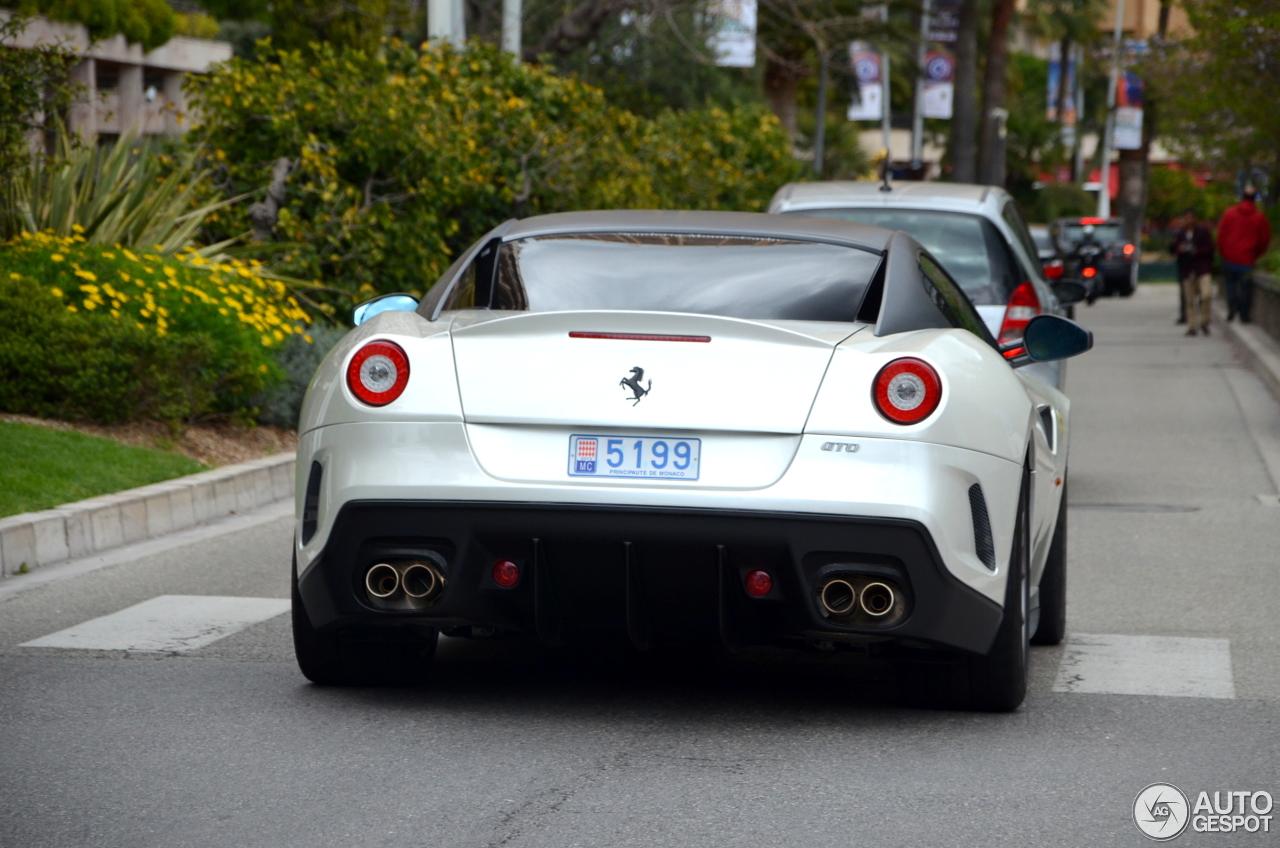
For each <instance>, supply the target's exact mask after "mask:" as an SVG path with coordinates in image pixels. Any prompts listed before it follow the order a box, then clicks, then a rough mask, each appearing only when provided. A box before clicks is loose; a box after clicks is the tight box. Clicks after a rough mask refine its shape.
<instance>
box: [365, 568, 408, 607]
mask: <svg viewBox="0 0 1280 848" xmlns="http://www.w3.org/2000/svg"><path fill="white" fill-rule="evenodd" d="M364 587H365V589H366V590H367V591H368V592H369V595H370V596H372V597H374V598H389V597H391V596H392V595H394V594H395V593H396V589H399V588H400V572H398V571H396V570H395V569H394V568H392V567H391V566H389V565H387V564H386V563H385V562H380V563H378V564H377V565H375V566H374V567H373V568H370V569H369V573H368V574H366V575H365V576H364Z"/></svg>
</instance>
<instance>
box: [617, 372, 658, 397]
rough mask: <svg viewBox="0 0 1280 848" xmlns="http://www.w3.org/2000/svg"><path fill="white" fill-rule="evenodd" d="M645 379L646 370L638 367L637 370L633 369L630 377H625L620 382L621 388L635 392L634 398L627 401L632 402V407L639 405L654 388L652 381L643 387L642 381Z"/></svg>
mask: <svg viewBox="0 0 1280 848" xmlns="http://www.w3.org/2000/svg"><path fill="white" fill-rule="evenodd" d="M643 379H644V369H643V368H641V367H640V366H639V365H637V366H636V367H635V368H632V369H631V376H630V377H623V378H622V379H621V380H619V381H618V385H619V386H622V387H623V388H626V389H630V390H631V391H633V392H635V397H634V398H627V400H629V401H631V405H632V406H635V405H636V404H637V403H639V402H640V399H641V398H642V397H644V396H645V395H647V394H649V390H650V389H652V388H653V380H650V381H649V382H648V384H647V385H644V386H641V385H640V381H641V380H643Z"/></svg>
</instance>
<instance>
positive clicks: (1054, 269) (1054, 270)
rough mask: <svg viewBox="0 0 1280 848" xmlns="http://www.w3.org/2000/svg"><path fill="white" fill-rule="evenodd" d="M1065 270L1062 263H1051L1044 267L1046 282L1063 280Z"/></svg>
mask: <svg viewBox="0 0 1280 848" xmlns="http://www.w3.org/2000/svg"><path fill="white" fill-rule="evenodd" d="M1063 270H1065V269H1064V268H1063V267H1062V263H1061V262H1050V263H1049V264H1048V265H1046V266H1044V278H1045V279H1046V280H1061V279H1062V272H1063Z"/></svg>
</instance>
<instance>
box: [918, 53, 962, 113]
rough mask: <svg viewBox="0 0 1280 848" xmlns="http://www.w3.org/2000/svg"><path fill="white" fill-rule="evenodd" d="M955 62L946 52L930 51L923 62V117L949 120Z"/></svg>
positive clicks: (954, 77)
mask: <svg viewBox="0 0 1280 848" xmlns="http://www.w3.org/2000/svg"><path fill="white" fill-rule="evenodd" d="M955 81H956V60H955V57H954V56H952V55H951V54H950V53H949V52H947V51H946V50H930V51H929V52H928V54H926V56H925V60H924V116H925V117H926V118H942V119H944V120H950V119H951V105H952V99H953V98H954V97H955Z"/></svg>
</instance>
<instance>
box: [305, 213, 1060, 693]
mask: <svg viewBox="0 0 1280 848" xmlns="http://www.w3.org/2000/svg"><path fill="white" fill-rule="evenodd" d="M612 214H613V216H614V217H612V218H610V219H609V220H608V221H606V222H605V224H604V225H601V224H600V223H598V222H597V223H595V224H594V225H593V224H592V221H591V220H590V219H589V218H588V216H550V217H548V218H544V219H532V220H531V221H529V222H519V223H517V224H516V225H515V226H514V227H509V228H507V229H506V231H505V232H501V233H500V234H499V235H496V236H494V237H493V238H492V239H489V240H488V242H487V243H482V244H481V245H477V248H476V249H475V250H473V251H472V253H471V254H470V255H468V256H467V257H464V258H463V260H461V261H460V263H459V265H457V266H455V268H454V269H451V272H450V274H447V275H446V277H445V279H443V280H442V281H441V285H440V286H438V287H437V289H436V290H433V292H432V294H431V295H429V296H428V298H427V299H426V300H425V301H424V302H423V304H422V306H421V307H420V308H419V309H418V310H417V311H414V312H400V311H387V312H383V313H381V314H379V315H376V317H373V318H371V319H369V320H368V321H366V322H365V323H363V324H362V325H361V326H359V327H358V328H357V329H356V330H354V331H353V332H352V333H351V334H350V335H349V336H348V337H347V338H346V339H344V340H343V342H342V343H341V344H340V345H339V346H338V347H337V348H336V349H335V350H334V351H333V352H332V353H331V354H330V357H329V359H328V360H326V363H325V364H324V365H323V366H322V367H321V369H320V371H319V373H318V374H317V376H316V379H315V380H314V381H313V383H312V386H311V388H310V391H309V394H308V398H307V401H306V404H305V407H304V411H303V418H302V421H301V423H300V427H299V432H300V438H299V445H298V468H299V476H298V519H299V522H298V532H297V537H296V550H295V559H296V576H297V592H296V596H295V601H296V603H298V604H299V605H300V607H301V613H302V619H301V621H299V619H298V615H297V611H295V626H296V627H297V626H301V627H302V629H303V630H304V631H305V632H304V633H303V634H302V636H300V641H299V659H300V661H302V664H303V668H304V671H308V674H309V675H310V676H312V677H313V678H314V679H318V680H322V681H323V682H343V678H344V675H343V674H342V673H338V672H336V671H334V669H335V668H336V665H334V664H336V663H340V662H342V660H341V659H340V657H341V656H343V650H344V649H342V648H341V645H340V643H341V642H342V641H343V640H349V641H352V642H353V643H359V644H375V643H377V642H378V640H380V639H389V640H400V641H401V643H403V644H408V643H412V642H413V641H414V640H419V641H424V640H425V641H432V642H433V641H434V636H435V632H437V631H438V630H443V631H445V632H448V633H455V634H463V635H467V634H479V633H492V632H512V633H519V634H528V635H536V636H538V637H541V638H543V639H545V640H548V641H552V642H558V641H562V640H573V639H601V638H609V639H617V640H630V641H631V642H632V643H634V644H635V645H636V646H637V647H639V648H646V647H649V646H652V645H655V644H663V643H688V642H709V643H716V642H720V643H723V644H725V645H726V646H729V647H734V646H741V645H792V646H797V647H801V646H804V645H805V644H811V643H814V642H832V643H847V644H864V645H873V644H876V645H878V644H891V643H892V644H898V645H908V646H918V647H934V648H945V649H952V650H956V651H958V652H961V653H964V654H971V655H975V656H979V655H983V654H986V653H987V652H988V651H989V650H990V649H991V648H992V644H993V640H994V639H995V638H996V635H997V631H998V630H999V629H1000V627H1001V622H1002V620H1004V619H1005V618H1006V609H1005V608H1006V607H1007V606H1008V597H1007V596H1008V591H1007V589H1008V585H1007V584H1008V575H1009V573H1010V571H1011V568H1010V561H1011V557H1013V558H1014V559H1016V558H1017V549H1018V537H1019V532H1021V537H1022V539H1023V544H1024V545H1025V547H1026V549H1027V550H1028V551H1030V552H1034V551H1035V548H1036V540H1035V539H1034V538H1032V537H1033V535H1034V533H1035V532H1036V531H1039V532H1040V533H1041V534H1043V533H1044V532H1046V531H1045V530H1044V528H1041V527H1037V526H1034V525H1035V524H1036V522H1034V521H1031V520H1027V521H1024V522H1022V523H1021V524H1020V516H1021V515H1023V514H1024V511H1025V514H1026V516H1027V518H1028V519H1030V518H1031V513H1030V506H1029V503H1030V501H1031V500H1032V498H1033V496H1032V494H1031V493H1030V492H1029V491H1027V489H1028V486H1029V485H1032V484H1030V483H1029V482H1028V481H1029V480H1030V479H1032V478H1033V477H1034V475H1031V476H1030V477H1029V475H1028V472H1030V471H1035V470H1039V471H1043V472H1046V473H1047V475H1049V476H1052V475H1053V474H1055V473H1057V472H1058V471H1060V470H1061V465H1062V464H1064V463H1065V444H1063V445H1062V446H1061V453H1062V463H1061V464H1060V463H1057V462H1056V460H1055V458H1054V455H1055V453H1057V450H1056V447H1055V446H1054V445H1050V444H1048V442H1049V440H1058V441H1065V440H1063V439H1062V434H1063V433H1065V427H1066V418H1065V416H1066V403H1065V399H1063V398H1062V397H1061V396H1060V395H1056V393H1054V392H1053V391H1052V390H1047V389H1046V393H1047V394H1051V395H1054V397H1053V398H1052V399H1051V402H1052V403H1053V404H1054V407H1053V415H1054V416H1055V417H1054V418H1053V419H1052V423H1051V424H1046V419H1044V418H1043V413H1042V414H1041V415H1040V416H1039V419H1038V416H1037V414H1036V404H1035V403H1034V401H1033V397H1032V396H1031V395H1029V394H1028V390H1027V384H1026V382H1025V381H1023V380H1020V378H1019V377H1018V375H1017V374H1016V373H1015V372H1014V371H1013V369H1011V368H1010V367H1009V366H1008V364H1007V363H1006V362H1005V361H1004V360H1003V358H1002V356H1001V354H1000V352H998V351H997V350H995V349H994V348H993V347H992V345H991V344H990V341H989V339H984V338H982V337H981V336H980V335H979V334H977V333H975V332H971V331H969V330H966V329H960V328H956V327H953V326H947V325H945V322H942V321H934V322H933V324H934V326H926V327H923V328H920V329H912V330H906V331H902V332H892V330H893V329H894V328H893V327H889V326H886V324H885V321H884V320H883V312H884V310H885V309H886V308H889V307H890V306H891V304H889V303H888V301H889V300H892V299H893V298H894V297H896V295H894V294H893V291H894V289H893V285H894V283H893V281H890V282H889V284H888V285H886V282H885V281H886V278H887V275H890V274H893V273H899V274H901V273H906V272H907V271H910V270H912V268H915V269H917V270H916V271H915V273H916V275H917V277H919V276H920V272H919V271H918V268H919V265H918V261H917V259H916V257H914V256H913V257H912V258H911V262H910V263H903V261H902V260H901V258H899V260H898V262H899V265H900V266H901V267H900V268H899V267H895V266H894V265H893V262H892V261H891V259H890V250H889V248H890V241H891V240H892V239H896V240H897V243H900V246H907V245H909V244H914V243H913V242H910V241H909V240H907V239H905V237H903V236H902V235H901V234H898V235H897V236H891V234H889V233H887V232H885V231H878V230H874V229H871V228H850V227H848V226H847V225H842V224H836V223H834V222H833V223H831V224H829V225H817V224H815V223H814V222H807V223H804V224H799V225H796V226H798V227H799V228H800V230H801V231H802V232H787V231H784V232H781V233H768V234H761V233H760V232H759V229H760V227H761V226H762V225H761V223H760V222H759V221H758V220H756V219H760V218H764V217H765V216H716V217H714V221H715V222H719V229H717V228H716V227H712V226H707V225H705V222H704V226H702V227H701V230H698V231H695V232H697V235H696V236H694V235H690V234H689V232H673V231H679V230H681V228H682V227H683V229H684V230H688V229H689V227H688V225H687V224H681V225H680V226H676V225H673V224H671V223H670V222H668V223H667V230H666V231H662V232H658V233H657V234H655V233H654V232H652V230H654V229H657V227H656V226H655V222H654V221H652V220H648V221H637V220H635V219H634V218H628V217H627V216H625V215H623V216H621V217H620V219H619V216H618V214H617V213H612ZM649 214H652V213H649ZM668 217H670V216H668ZM566 218H567V219H568V220H567V221H566V220H565V219H566ZM721 218H724V219H725V220H720V219H721ZM738 218H742V219H748V218H750V219H752V220H751V221H750V224H751V226H745V225H744V224H743V222H742V221H738V220H736V219H738ZM548 222H549V223H548ZM638 223H645V224H646V226H645V227H638V226H637V224H638ZM657 223H661V222H660V221H659V222H657ZM806 227H808V228H809V229H810V230H812V229H814V228H815V227H817V228H819V229H821V228H822V227H827V228H828V229H829V230H830V232H826V231H825V230H824V231H822V232H817V233H814V232H807V231H804V230H805V228H806ZM753 228H754V229H753ZM791 229H792V230H794V229H795V227H794V226H793V227H792V228H791ZM579 231H581V232H585V233H588V235H585V236H584V235H580V234H579ZM917 248H918V246H917ZM486 254H487V256H488V262H487V263H486ZM926 258H927V257H926ZM921 279H923V278H921ZM911 285H913V286H921V282H920V280H912V282H911ZM725 287H728V288H727V289H726V288H725ZM639 289H643V291H644V292H645V293H644V294H643V295H640V294H638V290H639ZM726 290H727V291H728V294H726ZM921 291H922V292H925V293H926V294H928V292H927V282H926V285H925V287H924V288H921ZM912 297H914V295H912ZM937 299H938V298H937V296H936V295H933V296H932V300H934V301H936V300H937ZM726 304H727V305H726ZM797 304H798V305H797ZM917 306H918V304H917ZM905 308H906V307H902V306H901V304H900V305H899V307H898V309H899V312H902V311H903V309H905ZM907 311H908V312H909V310H907ZM944 311H945V310H944ZM713 313H718V314H713ZM877 317H880V318H881V320H880V321H879V322H878V323H877ZM925 323H926V324H928V323H929V321H928V320H925ZM878 330H879V334H877V331H878ZM1049 427H1052V428H1053V429H1054V430H1055V432H1049ZM1037 438H1038V439H1039V442H1037V441H1036V440H1037ZM1046 448H1048V450H1046ZM1037 450H1038V451H1039V454H1041V455H1037ZM1046 457H1047V459H1046ZM1037 463H1038V464H1039V466H1040V468H1038V469H1037V468H1036V465H1037ZM1046 463H1047V464H1046ZM1055 465H1056V466H1057V470H1055V467H1054V466H1055ZM1044 492H1045V494H1046V495H1048V497H1049V501H1048V502H1045V503H1042V504H1041V505H1039V507H1038V512H1039V513H1040V514H1043V513H1044V512H1045V511H1048V512H1050V513H1051V514H1052V515H1056V513H1057V502H1056V498H1055V496H1054V487H1053V486H1052V484H1050V486H1049V488H1048V489H1045V490H1044ZM1024 501H1025V503H1024ZM1019 528H1021V530H1020V529H1019ZM1052 529H1053V528H1052V521H1050V522H1048V528H1047V532H1048V533H1050V534H1051V533H1052ZM1032 555H1035V554H1034V553H1033V554H1032ZM1043 561H1044V551H1040V552H1039V562H1041V563H1042V562H1043ZM1024 567H1025V570H1026V575H1025V577H1024V578H1023V579H1024V580H1025V581H1026V582H1027V583H1028V584H1030V583H1032V582H1034V580H1033V578H1034V575H1033V570H1035V569H1038V567H1039V566H1038V565H1033V564H1032V563H1031V562H1030V561H1028V563H1026V565H1025V566H1024ZM1024 606H1025V604H1024ZM1023 614H1024V615H1026V610H1025V608H1024V610H1023ZM308 640H310V641H308ZM326 640H327V641H326ZM348 653H349V652H348ZM304 655H305V656H304ZM413 656H415V657H417V659H423V658H425V657H427V656H429V649H428V650H425V651H418V652H417V653H416V654H413ZM347 662H348V663H349V662H350V657H349V656H348V660H347ZM348 676H349V675H348Z"/></svg>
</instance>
